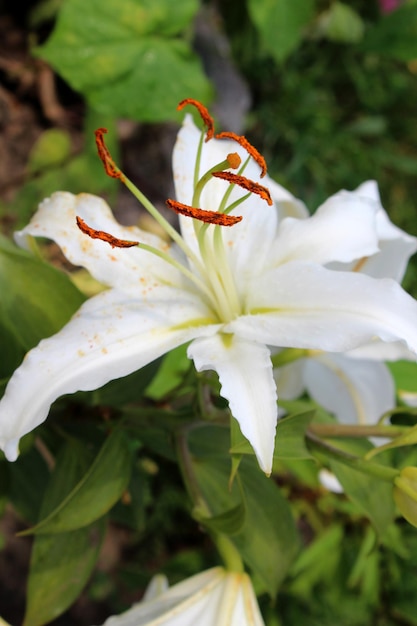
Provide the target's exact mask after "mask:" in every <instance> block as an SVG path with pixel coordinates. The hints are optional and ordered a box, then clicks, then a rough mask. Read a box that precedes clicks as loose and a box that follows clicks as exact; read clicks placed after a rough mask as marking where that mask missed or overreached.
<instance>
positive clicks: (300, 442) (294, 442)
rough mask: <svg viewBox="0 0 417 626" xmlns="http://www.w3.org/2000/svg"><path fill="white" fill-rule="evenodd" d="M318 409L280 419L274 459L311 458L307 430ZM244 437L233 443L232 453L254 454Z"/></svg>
mask: <svg viewBox="0 0 417 626" xmlns="http://www.w3.org/2000/svg"><path fill="white" fill-rule="evenodd" d="M315 413H316V411H315V410H314V409H311V410H308V411H303V412H302V413H297V414H295V415H290V416H288V417H284V418H283V419H280V420H278V424H277V431H276V436H275V448H274V459H311V458H312V456H311V454H310V452H309V450H308V449H307V447H306V445H305V438H304V435H305V431H306V429H307V428H308V426H309V424H310V422H311V420H312V419H313V418H314V416H315ZM241 437H242V438H241V439H240V440H239V441H238V442H236V443H234V442H233V445H232V448H231V449H230V452H231V453H232V454H254V452H253V449H252V446H251V445H250V443H249V441H247V439H244V438H243V435H242V436H241Z"/></svg>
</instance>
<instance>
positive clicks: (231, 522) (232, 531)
mask: <svg viewBox="0 0 417 626" xmlns="http://www.w3.org/2000/svg"><path fill="white" fill-rule="evenodd" d="M245 513H246V510H245V505H244V503H243V502H241V503H240V504H238V505H236V506H234V507H232V508H231V509H229V510H228V511H225V512H224V513H220V514H219V515H213V517H204V516H202V515H199V514H198V512H195V513H194V517H195V519H196V520H197V521H198V522H200V523H201V524H202V525H203V526H205V527H206V528H208V529H209V530H211V531H214V532H216V533H222V534H224V535H236V533H238V532H239V531H240V530H242V527H243V524H244V522H245Z"/></svg>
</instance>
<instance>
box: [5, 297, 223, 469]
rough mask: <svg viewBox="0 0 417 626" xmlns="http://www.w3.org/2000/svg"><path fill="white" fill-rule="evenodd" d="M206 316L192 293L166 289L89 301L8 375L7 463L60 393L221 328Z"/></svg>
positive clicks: (94, 383)
mask: <svg viewBox="0 0 417 626" xmlns="http://www.w3.org/2000/svg"><path fill="white" fill-rule="evenodd" d="M207 315H208V312H207V310H205V308H204V306H203V305H202V304H201V302H199V301H198V300H197V299H196V298H195V297H194V296H192V295H188V296H187V293H186V292H183V291H182V292H181V291H178V290H175V289H173V288H168V287H165V288H159V289H158V290H155V291H154V292H152V293H151V294H150V295H149V297H148V298H142V299H141V298H140V297H139V296H138V295H137V296H136V298H133V297H132V298H131V299H126V295H125V294H124V293H123V292H121V291H116V290H110V291H105V292H102V293H100V294H98V295H97V296H95V297H94V298H91V299H90V300H88V301H87V302H86V303H85V304H84V305H83V306H82V307H81V308H80V309H79V311H78V312H77V313H76V314H75V315H74V317H73V318H72V320H71V321H70V322H69V323H68V324H67V325H66V326H65V327H64V328H63V329H62V330H61V331H60V332H59V333H57V334H56V335H53V336H52V337H49V338H48V339H44V340H43V341H41V342H40V344H39V345H38V346H37V347H36V348H34V349H33V350H31V351H30V352H29V353H28V354H27V355H26V357H25V359H24V361H23V363H22V365H21V366H20V367H19V368H18V369H17V370H16V371H15V372H14V374H13V376H12V378H11V379H10V381H9V384H8V386H7V388H6V392H5V394H4V397H3V399H2V403H1V413H0V433H1V437H0V448H1V449H3V450H4V452H5V455H6V457H7V458H8V460H9V461H13V460H15V459H16V457H17V454H18V443H19V439H20V437H22V436H23V435H25V434H26V433H28V432H29V431H31V430H33V429H34V428H36V426H38V425H39V424H41V423H42V422H43V421H44V420H45V419H46V417H47V415H48V412H49V408H50V406H51V404H52V402H54V400H56V399H57V398H58V397H59V396H62V395H64V394H68V393H74V392H75V391H90V390H92V389H98V388H99V387H101V386H102V385H104V384H105V383H106V382H108V381H109V380H113V379H115V378H120V377H122V376H126V375H127V374H130V373H131V372H134V371H136V370H138V369H140V368H141V367H143V366H144V365H147V364H148V363H150V362H151V361H154V360H155V359H157V358H158V357H159V356H161V355H162V354H165V352H168V351H169V350H171V349H173V348H175V347H176V346H178V345H180V344H182V343H185V342H187V341H190V340H191V339H193V338H195V337H197V336H206V335H210V334H212V333H214V332H216V330H217V329H218V327H217V326H216V325H211V324H208V325H207V323H208V318H207ZM202 324H203V326H202ZM204 324H206V325H204ZM22 390H24V392H22Z"/></svg>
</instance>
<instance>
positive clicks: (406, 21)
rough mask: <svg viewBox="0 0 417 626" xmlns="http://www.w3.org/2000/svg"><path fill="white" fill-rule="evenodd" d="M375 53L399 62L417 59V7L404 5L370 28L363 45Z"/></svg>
mask: <svg viewBox="0 0 417 626" xmlns="http://www.w3.org/2000/svg"><path fill="white" fill-rule="evenodd" d="M361 48H362V50H364V51H365V52H373V53H377V54H381V55H384V56H388V57H391V58H394V59H397V60H399V61H412V60H413V59H415V58H417V5H415V4H411V3H410V4H404V5H403V6H402V7H399V8H398V9H397V10H396V11H393V12H392V13H390V14H389V15H387V16H385V17H383V18H382V19H381V20H380V21H379V22H378V23H377V24H376V26H374V27H373V28H370V29H369V30H368V32H367V34H366V37H365V39H364V40H363V42H362V44H361Z"/></svg>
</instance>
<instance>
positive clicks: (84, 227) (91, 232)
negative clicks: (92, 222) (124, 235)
mask: <svg viewBox="0 0 417 626" xmlns="http://www.w3.org/2000/svg"><path fill="white" fill-rule="evenodd" d="M76 220H77V226H78V228H79V229H80V230H81V231H82V232H83V233H84V234H85V235H88V236H89V237H91V239H100V240H101V241H105V242H106V243H108V244H110V245H111V247H112V248H133V246H138V245H139V241H127V240H126V239H118V238H117V237H113V235H110V234H109V233H106V232H104V230H95V229H94V228H91V226H88V224H86V223H85V222H84V220H83V219H82V218H81V217H79V216H78V215H77V216H76Z"/></svg>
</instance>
